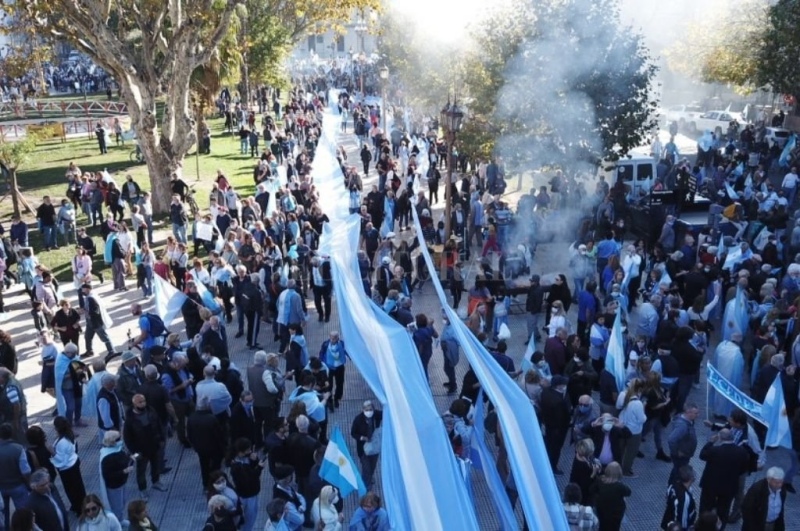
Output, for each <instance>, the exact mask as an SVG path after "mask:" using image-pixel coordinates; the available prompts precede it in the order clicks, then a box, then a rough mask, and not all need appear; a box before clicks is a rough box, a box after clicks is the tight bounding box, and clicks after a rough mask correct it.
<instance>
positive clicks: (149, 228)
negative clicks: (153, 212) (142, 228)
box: [144, 216, 153, 245]
mask: <svg viewBox="0 0 800 531" xmlns="http://www.w3.org/2000/svg"><path fill="white" fill-rule="evenodd" d="M144 222H145V223H147V243H148V244H150V245H153V216H145V217H144Z"/></svg>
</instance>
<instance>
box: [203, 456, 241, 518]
mask: <svg viewBox="0 0 800 531" xmlns="http://www.w3.org/2000/svg"><path fill="white" fill-rule="evenodd" d="M208 480H209V482H210V483H211V489H212V490H211V495H212V496H216V495H221V496H224V497H225V498H227V499H228V501H229V502H230V504H229V505H228V508H227V510H228V512H229V514H230V515H231V517H233V521H234V523H236V525H237V528H238V526H239V525H240V524H241V521H242V513H243V511H242V504H241V500H239V495H238V494H237V493H236V491H235V490H234V488H233V486H232V485H231V482H230V481H229V480H228V476H226V475H225V473H224V472H223V471H222V470H214V471H212V472H211V474H209V476H208Z"/></svg>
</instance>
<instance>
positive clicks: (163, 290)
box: [153, 275, 186, 327]
mask: <svg viewBox="0 0 800 531" xmlns="http://www.w3.org/2000/svg"><path fill="white" fill-rule="evenodd" d="M153 281H154V286H153V287H154V289H153V294H154V295H155V299H156V301H155V302H156V314H158V316H159V317H161V320H162V321H164V326H166V327H169V325H170V323H171V322H172V321H173V320H174V319H175V316H177V315H178V314H179V313H180V311H181V306H183V303H184V302H186V295H184V294H183V293H182V292H180V291H178V290H177V289H175V286H173V285H172V284H170V283H169V282H167V281H166V280H164V279H163V278H161V277H160V276H158V275H153Z"/></svg>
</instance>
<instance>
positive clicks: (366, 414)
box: [350, 400, 383, 490]
mask: <svg viewBox="0 0 800 531" xmlns="http://www.w3.org/2000/svg"><path fill="white" fill-rule="evenodd" d="M382 421H383V411H380V410H376V409H375V406H373V404H372V400H366V401H364V403H363V405H362V407H361V413H359V414H358V415H356V417H355V418H354V419H353V424H352V426H351V427H350V436H351V437H353V439H355V440H356V453H357V454H358V459H359V460H360V461H361V477H362V478H363V479H364V484H365V485H366V486H367V490H369V489H370V487H371V486H372V482H373V476H374V475H375V468H376V467H377V465H378V455H379V453H378V451H377V450H378V449H379V447H380V432H379V431H378V430H379V429H380V427H381V422H382ZM376 431H377V432H378V433H377V434H376ZM376 442H377V443H378V444H377V445H376V444H375V443H376ZM367 443H370V444H369V445H367ZM376 446H377V448H375V447H376ZM365 447H366V448H365Z"/></svg>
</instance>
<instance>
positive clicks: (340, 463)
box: [319, 426, 367, 498]
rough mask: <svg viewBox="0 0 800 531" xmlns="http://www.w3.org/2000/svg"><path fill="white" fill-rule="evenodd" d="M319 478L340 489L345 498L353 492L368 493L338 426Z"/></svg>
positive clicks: (327, 450) (328, 447)
mask: <svg viewBox="0 0 800 531" xmlns="http://www.w3.org/2000/svg"><path fill="white" fill-rule="evenodd" d="M319 477H321V478H322V479H324V480H325V481H327V482H328V483H330V484H331V485H333V486H334V487H336V488H337V489H339V492H340V493H341V495H342V497H343V498H344V497H346V496H348V495H349V494H350V493H351V492H353V491H358V494H359V496H363V495H364V494H366V493H367V488H366V487H365V486H364V480H363V479H361V474H359V472H358V468H356V464H355V462H354V461H353V458H352V457H351V456H350V450H348V449H347V443H345V441H344V437H342V432H341V430H339V427H338V426H335V427H334V428H333V433H331V438H330V440H328V446H327V448H325V457H323V458H322V466H321V467H320V469H319Z"/></svg>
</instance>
